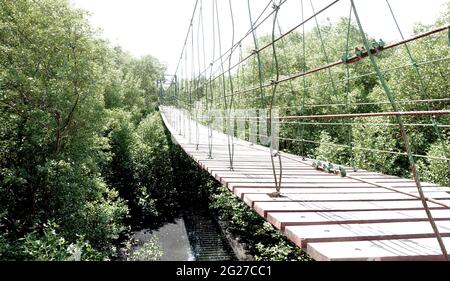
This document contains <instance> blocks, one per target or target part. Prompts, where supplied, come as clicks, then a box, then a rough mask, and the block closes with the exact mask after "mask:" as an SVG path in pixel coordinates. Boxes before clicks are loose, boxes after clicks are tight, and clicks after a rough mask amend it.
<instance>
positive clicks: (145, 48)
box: [70, 0, 448, 73]
mask: <svg viewBox="0 0 450 281" xmlns="http://www.w3.org/2000/svg"><path fill="white" fill-rule="evenodd" d="M70 2H71V3H73V4H74V5H75V6H76V7H79V8H82V9H84V10H87V11H89V12H90V13H91V16H90V18H89V20H90V22H91V24H92V25H93V26H94V27H96V28H100V29H101V30H102V31H103V32H102V34H103V37H104V38H106V39H108V40H109V41H110V42H111V43H112V44H113V45H120V46H122V47H123V48H124V49H125V50H127V51H129V52H130V53H131V54H133V55H135V56H137V57H139V56H142V55H146V54H150V55H152V56H154V57H156V58H158V59H159V60H160V61H161V62H162V63H164V64H165V65H167V67H168V73H173V72H174V71H175V67H176V65H177V62H178V59H179V57H180V53H181V48H182V45H183V42H184V39H185V36H186V32H187V28H188V25H189V20H190V17H191V14H192V11H193V8H194V3H195V0H70ZM217 2H218V3H219V4H218V10H219V20H220V28H221V33H220V34H221V41H222V52H223V51H225V50H227V49H229V47H230V46H231V20H230V10H229V6H228V0H217ZM231 2H232V7H233V12H234V20H235V33H236V34H235V38H236V40H237V39H240V38H241V37H242V36H243V34H245V33H246V32H247V30H248V29H249V27H250V24H249V19H248V9H247V1H246V0H232V1H231ZM250 2H251V6H252V17H253V20H255V19H256V17H257V15H259V14H260V13H261V11H262V10H263V9H264V7H265V5H266V4H267V3H268V0H251V1H250ZM276 2H278V0H277V1H276ZM303 2H304V5H305V12H304V13H305V18H306V17H308V16H309V15H311V14H312V10H311V6H310V2H309V1H308V0H306V1H303ZM331 2H332V0H314V1H313V4H314V8H315V11H316V12H317V11H318V10H320V9H321V8H322V7H324V6H326V5H327V4H328V3H331ZM447 2H448V0H390V3H391V5H392V8H393V10H394V12H395V13H396V16H397V20H398V21H399V24H400V26H401V28H402V29H403V32H404V35H405V36H406V37H407V36H408V35H409V34H410V33H411V31H412V26H413V24H414V23H417V22H422V23H425V24H430V23H432V22H434V20H435V19H436V18H437V16H438V15H439V14H441V13H442V12H444V11H445V6H444V5H443V4H445V3H447ZM202 3H203V14H204V26H205V31H204V33H205V38H206V39H205V40H206V43H205V44H206V48H205V52H206V56H207V58H206V61H207V62H208V63H209V62H210V61H211V56H212V54H211V49H212V47H211V46H212V43H211V41H212V39H211V38H212V35H211V34H212V28H211V26H212V18H211V14H212V6H211V3H212V0H202ZM349 3H350V1H348V0H341V1H340V2H338V4H336V5H334V6H333V7H332V8H331V9H328V10H327V11H326V12H324V13H323V14H321V15H320V16H319V17H318V19H319V23H320V22H323V21H325V20H326V18H330V19H331V20H332V21H333V20H335V19H336V18H337V17H339V16H348V14H349V8H350V6H349V5H350V4H349ZM355 5H356V7H357V9H358V12H359V15H360V17H361V19H362V23H363V25H364V28H365V31H366V32H367V33H369V34H370V35H372V36H375V37H377V38H383V39H384V40H386V41H389V40H394V39H398V37H399V36H398V33H397V30H396V28H395V26H394V23H393V21H392V19H391V16H390V14H389V10H388V7H387V5H386V2H385V0H355ZM268 10H271V8H269V9H268ZM197 15H198V14H197ZM197 19H198V17H197ZM279 21H280V25H281V28H282V29H283V31H286V30H288V29H290V28H291V27H293V26H295V25H297V24H298V23H300V22H301V9H300V0H288V1H287V2H286V3H285V4H284V5H283V6H282V7H281V8H280V12H279ZM271 22H272V20H271V19H269V20H268V21H267V24H265V25H262V26H261V28H259V29H258V31H257V32H258V35H261V34H264V33H269V32H270V30H271V24H272V23H271ZM314 25H315V23H314V21H311V22H309V23H308V25H306V28H307V29H309V28H312V27H313V26H314ZM197 27H198V21H197V20H196V21H194V30H195V31H196V32H197ZM216 28H217V27H216ZM196 34H197V33H196ZM248 39H249V40H247V41H244V42H243V45H244V46H249V45H251V44H252V41H250V39H251V38H250V37H249V38H248ZM194 40H197V38H195V39H194ZM217 40H218V38H217V37H216V44H217ZM196 42H197V41H195V44H196ZM191 51H192V50H190V49H189V50H188V52H191ZM195 52H197V51H195ZM217 54H218V46H217V45H216V58H217ZM195 55H196V53H195ZM201 63H202V64H203V62H201Z"/></svg>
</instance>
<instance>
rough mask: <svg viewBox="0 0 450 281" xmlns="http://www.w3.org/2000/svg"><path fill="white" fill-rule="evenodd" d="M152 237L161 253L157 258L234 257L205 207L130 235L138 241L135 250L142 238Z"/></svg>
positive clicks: (146, 239)
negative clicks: (159, 225)
mask: <svg viewBox="0 0 450 281" xmlns="http://www.w3.org/2000/svg"><path fill="white" fill-rule="evenodd" d="M153 237H154V238H156V239H157V241H158V242H159V246H160V248H161V250H162V252H163V254H162V256H161V257H160V259H159V260H161V261H224V260H236V259H237V258H236V256H235V254H234V253H233V250H232V248H231V247H230V245H229V243H228V241H227V240H226V239H225V237H224V236H223V234H222V232H221V231H220V228H219V226H218V225H217V223H216V222H215V221H214V219H213V218H212V217H211V215H210V214H209V212H208V210H205V209H189V210H184V211H183V215H182V216H181V217H180V218H178V219H175V221H174V222H171V223H166V224H165V225H163V226H161V227H159V228H158V229H154V230H150V229H142V230H139V231H136V232H134V233H133V235H132V239H133V240H135V241H138V242H137V243H136V245H135V246H134V247H133V251H137V250H139V249H140V247H142V245H143V244H145V243H146V241H150V239H152V238H153Z"/></svg>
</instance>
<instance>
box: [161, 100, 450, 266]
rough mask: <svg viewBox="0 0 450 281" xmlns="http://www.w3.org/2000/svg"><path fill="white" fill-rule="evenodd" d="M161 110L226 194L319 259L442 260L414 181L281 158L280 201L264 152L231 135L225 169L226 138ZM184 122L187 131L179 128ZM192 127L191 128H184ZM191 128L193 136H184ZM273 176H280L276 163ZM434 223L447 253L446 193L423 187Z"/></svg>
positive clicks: (449, 192) (449, 202)
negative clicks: (332, 169) (336, 172)
mask: <svg viewBox="0 0 450 281" xmlns="http://www.w3.org/2000/svg"><path fill="white" fill-rule="evenodd" d="M177 114H178V111H177V110H176V109H174V108H169V107H161V115H162V118H163V120H164V122H165V124H166V126H167V128H168V130H169V131H170V132H171V134H172V139H173V141H174V142H176V143H178V144H179V145H180V146H181V147H182V148H183V149H184V151H185V152H186V153H187V154H188V155H189V156H190V157H191V158H192V159H193V160H194V161H196V162H197V163H198V165H200V166H201V167H202V168H203V169H205V170H206V171H208V172H209V173H210V174H211V175H212V176H213V177H214V178H215V179H217V180H218V181H219V182H221V183H222V184H223V185H224V186H225V187H227V188H228V189H229V190H230V192H233V193H234V194H235V195H236V196H238V197H239V198H241V199H242V200H243V201H244V202H245V203H246V204H248V205H249V206H250V207H252V208H253V209H254V210H255V211H256V212H257V213H258V214H260V215H261V216H262V217H264V218H265V219H266V220H267V221H268V222H270V223H271V224H272V225H274V226H275V227H276V228H278V229H280V230H281V231H282V232H284V233H285V235H286V236H287V237H288V238H289V239H290V240H291V241H292V242H293V243H295V244H296V245H298V246H299V247H301V248H303V249H304V250H305V251H306V252H307V253H308V254H309V255H311V257H313V258H314V259H316V260H439V259H442V253H441V251H440V248H439V245H438V243H437V240H436V238H435V237H434V233H433V231H432V228H431V226H430V224H429V222H428V220H427V217H426V214H425V211H424V209H423V206H422V203H421V201H420V200H419V199H418V198H417V196H418V191H417V188H416V186H415V183H414V181H413V180H411V179H404V178H399V177H396V176H390V175H384V174H381V173H376V172H370V171H365V170H358V171H356V172H355V171H353V169H352V168H350V167H345V169H346V170H347V176H346V177H340V176H337V175H334V174H329V173H326V172H323V171H318V170H316V169H314V168H313V167H312V163H313V161H312V160H311V159H303V158H302V157H300V156H296V155H292V154H287V153H281V155H282V166H283V177H282V183H281V193H282V197H272V196H270V193H272V192H274V191H275V181H274V178H273V170H272V165H271V162H270V154H269V153H270V152H269V149H268V148H267V147H264V146H260V145H256V144H252V143H250V142H247V141H244V140H241V139H236V138H234V141H233V142H234V161H233V170H230V162H229V152H228V151H229V147H228V144H227V136H226V135H225V134H223V133H220V132H217V131H214V130H213V131H212V155H211V156H212V157H208V129H207V128H206V127H204V126H202V125H200V124H198V125H197V124H196V123H195V122H194V121H192V120H188V119H187V118H185V117H183V118H185V119H184V122H183V121H182V122H181V125H182V126H179V124H180V123H179V120H181V119H180V117H179V116H178V115H177ZM183 124H184V127H183ZM189 124H190V125H189ZM189 127H190V133H189ZM275 165H276V167H277V169H276V171H275V172H276V174H277V177H279V174H280V171H279V169H278V167H279V164H278V161H276V162H275ZM422 187H423V190H424V192H425V195H426V197H427V198H430V199H432V200H434V201H433V202H429V207H430V209H431V212H432V214H433V216H434V218H435V220H436V223H437V226H438V228H439V230H440V232H441V234H442V236H443V237H445V238H444V240H445V243H446V245H447V247H448V248H450V238H447V237H450V208H449V207H448V206H450V188H449V187H442V186H438V185H436V184H431V183H425V182H424V183H422Z"/></svg>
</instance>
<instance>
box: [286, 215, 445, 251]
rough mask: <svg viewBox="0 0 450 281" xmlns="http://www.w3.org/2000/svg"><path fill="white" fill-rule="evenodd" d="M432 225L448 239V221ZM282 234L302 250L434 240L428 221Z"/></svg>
mask: <svg viewBox="0 0 450 281" xmlns="http://www.w3.org/2000/svg"><path fill="white" fill-rule="evenodd" d="M436 225H437V227H438V229H439V232H440V233H441V236H442V237H450V221H438V222H436ZM285 234H286V236H287V237H288V238H289V239H290V240H291V241H293V242H294V243H295V244H296V245H297V246H299V247H301V248H306V246H307V244H308V243H317V242H340V241H365V240H390V239H412V238H428V237H435V236H434V231H433V229H432V227H431V225H430V223H429V222H428V221H425V222H390V223H371V224H331V225H309V226H286V227H285Z"/></svg>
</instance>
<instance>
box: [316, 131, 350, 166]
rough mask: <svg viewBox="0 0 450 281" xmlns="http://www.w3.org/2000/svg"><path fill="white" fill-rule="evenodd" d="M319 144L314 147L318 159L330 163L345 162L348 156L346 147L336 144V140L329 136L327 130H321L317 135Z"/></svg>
mask: <svg viewBox="0 0 450 281" xmlns="http://www.w3.org/2000/svg"><path fill="white" fill-rule="evenodd" d="M318 142H320V144H319V146H318V147H316V150H315V155H316V158H317V159H319V160H324V161H328V162H332V163H342V164H348V163H346V160H347V159H348V158H349V157H348V155H347V153H348V148H346V147H344V146H339V145H336V142H335V141H334V140H333V139H332V138H331V136H330V135H329V134H328V132H327V131H322V132H321V133H320V136H319V140H318Z"/></svg>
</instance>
